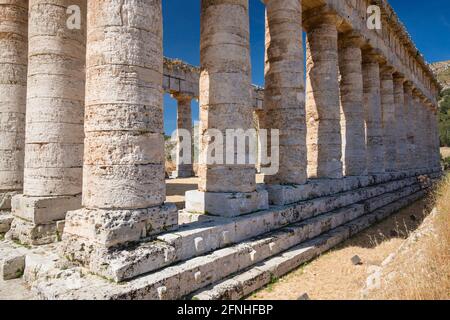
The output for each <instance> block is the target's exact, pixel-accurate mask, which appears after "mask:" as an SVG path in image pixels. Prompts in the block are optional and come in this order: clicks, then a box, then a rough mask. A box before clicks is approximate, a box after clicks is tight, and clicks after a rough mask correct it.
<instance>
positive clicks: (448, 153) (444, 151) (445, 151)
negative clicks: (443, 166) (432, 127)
mask: <svg viewBox="0 0 450 320" xmlns="http://www.w3.org/2000/svg"><path fill="white" fill-rule="evenodd" d="M441 155H442V158H444V159H445V158H449V157H450V148H447V147H444V148H441Z"/></svg>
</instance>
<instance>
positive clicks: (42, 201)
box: [12, 195, 81, 225]
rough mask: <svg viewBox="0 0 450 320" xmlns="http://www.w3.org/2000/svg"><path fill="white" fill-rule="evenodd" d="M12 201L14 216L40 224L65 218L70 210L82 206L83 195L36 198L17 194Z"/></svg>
mask: <svg viewBox="0 0 450 320" xmlns="http://www.w3.org/2000/svg"><path fill="white" fill-rule="evenodd" d="M12 203H13V211H12V213H13V215H14V216H16V217H17V218H20V219H24V220H27V221H29V222H32V223H34V224H36V225H39V224H47V223H52V222H56V221H60V220H64V219H65V217H66V213H67V212H68V211H71V210H76V209H79V208H80V207H81V196H80V195H78V196H66V197H42V198H36V197H27V196H24V195H17V196H15V197H14V198H13V199H12Z"/></svg>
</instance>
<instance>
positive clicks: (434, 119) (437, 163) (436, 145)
mask: <svg viewBox="0 0 450 320" xmlns="http://www.w3.org/2000/svg"><path fill="white" fill-rule="evenodd" d="M438 110H439V108H438V107H437V106H434V105H433V111H432V113H431V123H432V130H433V137H434V139H433V156H434V157H433V168H437V169H441V153H440V139H439V128H438V123H439V117H438V114H439V111H438Z"/></svg>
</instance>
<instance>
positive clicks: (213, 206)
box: [186, 189, 269, 217]
mask: <svg viewBox="0 0 450 320" xmlns="http://www.w3.org/2000/svg"><path fill="white" fill-rule="evenodd" d="M268 208H269V199H268V194H267V191H266V190H261V189H259V190H256V191H255V192H252V193H219V192H214V193H213V192H202V191H198V190H193V191H188V192H186V210H187V211H188V212H197V213H205V214H210V215H214V216H221V217H236V216H239V215H243V214H247V213H251V212H257V211H261V210H266V209H268Z"/></svg>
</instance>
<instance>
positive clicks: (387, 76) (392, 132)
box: [380, 65, 398, 172]
mask: <svg viewBox="0 0 450 320" xmlns="http://www.w3.org/2000/svg"><path fill="white" fill-rule="evenodd" d="M393 72H394V68H392V67H390V66H387V65H386V66H383V67H382V68H381V74H380V77H381V109H382V115H383V145H384V169H385V170H386V171H387V172H393V171H395V170H396V169H397V136H398V134H397V130H396V129H397V128H396V121H395V107H396V104H395V100H394V79H393Z"/></svg>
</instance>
